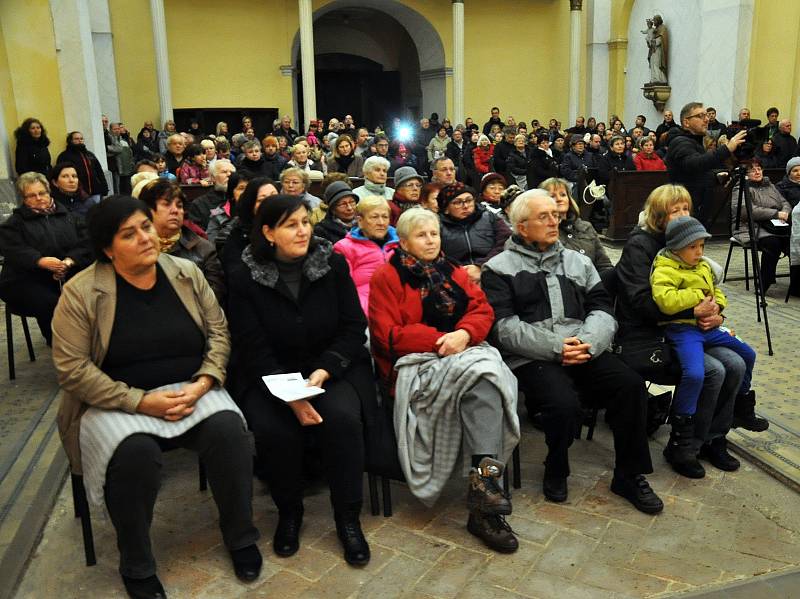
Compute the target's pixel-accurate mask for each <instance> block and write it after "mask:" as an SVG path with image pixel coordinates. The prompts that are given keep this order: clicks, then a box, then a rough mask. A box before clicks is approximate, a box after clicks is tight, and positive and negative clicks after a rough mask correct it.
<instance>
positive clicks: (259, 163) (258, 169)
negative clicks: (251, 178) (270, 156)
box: [237, 154, 286, 181]
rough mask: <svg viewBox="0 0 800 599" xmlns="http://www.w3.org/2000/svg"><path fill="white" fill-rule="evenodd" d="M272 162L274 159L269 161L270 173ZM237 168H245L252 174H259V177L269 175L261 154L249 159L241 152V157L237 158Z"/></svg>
mask: <svg viewBox="0 0 800 599" xmlns="http://www.w3.org/2000/svg"><path fill="white" fill-rule="evenodd" d="M276 156H277V154H276ZM274 162H275V161H274V160H273V161H272V162H271V163H270V166H269V169H270V174H271V172H272V170H273V169H272V164H273V163H274ZM285 164H286V163H285V162H284V165H285ZM237 168H240V169H242V170H245V171H247V172H249V173H253V174H254V175H256V176H259V177H268V176H269V174H268V173H267V163H266V160H265V159H264V156H263V155H262V156H261V158H259V159H258V160H250V159H249V158H248V157H247V156H245V155H244V154H242V158H241V160H239V166H238V167H237ZM278 172H279V173H280V171H278ZM273 180H274V181H277V179H273Z"/></svg>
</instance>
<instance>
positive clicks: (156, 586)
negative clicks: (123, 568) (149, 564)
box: [122, 575, 167, 599]
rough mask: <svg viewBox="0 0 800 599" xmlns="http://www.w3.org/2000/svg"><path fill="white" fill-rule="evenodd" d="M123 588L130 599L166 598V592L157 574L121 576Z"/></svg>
mask: <svg viewBox="0 0 800 599" xmlns="http://www.w3.org/2000/svg"><path fill="white" fill-rule="evenodd" d="M122 582H123V583H124V584H125V590H126V591H128V597H131V599H166V598H167V593H166V592H164V587H163V586H161V581H160V580H159V579H158V576H156V575H153V576H148V577H147V578H128V577H127V576H123V577H122Z"/></svg>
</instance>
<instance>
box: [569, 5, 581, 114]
mask: <svg viewBox="0 0 800 599" xmlns="http://www.w3.org/2000/svg"><path fill="white" fill-rule="evenodd" d="M582 7H583V0H569V11H570V12H569V122H570V123H574V122H575V118H576V117H577V116H578V106H579V102H578V101H579V98H578V94H579V93H580V81H581V80H580V74H581V8H582Z"/></svg>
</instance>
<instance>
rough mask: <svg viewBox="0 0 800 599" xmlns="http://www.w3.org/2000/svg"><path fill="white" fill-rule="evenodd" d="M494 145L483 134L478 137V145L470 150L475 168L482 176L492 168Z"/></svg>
mask: <svg viewBox="0 0 800 599" xmlns="http://www.w3.org/2000/svg"><path fill="white" fill-rule="evenodd" d="M493 155H494V146H493V145H492V143H491V142H490V141H489V138H488V137H486V136H485V135H481V136H480V137H479V138H478V146H477V147H476V148H475V149H474V150H472V159H473V160H474V161H475V170H476V171H478V175H480V176H482V175H485V174H486V173H488V172H489V171H490V170H492V156H493Z"/></svg>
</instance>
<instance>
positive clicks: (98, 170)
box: [51, 131, 108, 206]
mask: <svg viewBox="0 0 800 599" xmlns="http://www.w3.org/2000/svg"><path fill="white" fill-rule="evenodd" d="M60 162H71V163H72V164H73V165H75V170H76V171H77V173H78V180H79V181H80V182H81V189H83V191H85V192H86V194H87V195H88V196H89V198H90V199H91V202H92V203H91V205H92V206H93V205H94V204H96V203H97V202H99V201H100V199H101V198H103V197H105V195H106V194H107V193H108V182H107V181H106V176H105V173H104V172H103V167H102V166H101V165H100V161H99V160H98V159H97V156H95V155H94V154H93V153H92V152H90V151H89V150H87V149H86V143H85V142H84V138H83V133H81V132H80V131H70V132H69V133H68V134H67V147H66V149H65V150H64V151H63V152H61V154H59V155H58V158H56V164H58V163H60ZM51 178H52V177H51Z"/></svg>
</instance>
